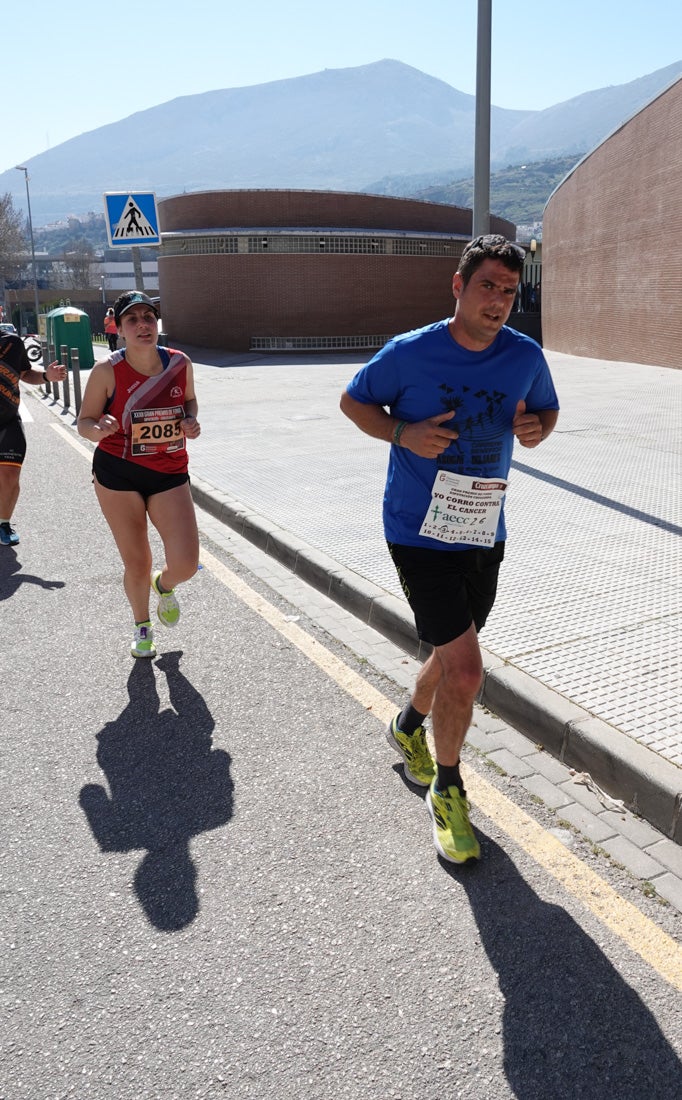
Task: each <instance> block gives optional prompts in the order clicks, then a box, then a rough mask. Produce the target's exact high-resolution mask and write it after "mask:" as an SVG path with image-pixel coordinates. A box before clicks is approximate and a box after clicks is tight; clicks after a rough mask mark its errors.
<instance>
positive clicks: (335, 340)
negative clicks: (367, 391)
mask: <svg viewBox="0 0 682 1100" xmlns="http://www.w3.org/2000/svg"><path fill="white" fill-rule="evenodd" d="M390 339H391V337H390V336H252V337H251V350H252V351H335V350H345V349H348V348H382V347H383V346H384V344H385V343H386V342H387V341H388V340H390Z"/></svg>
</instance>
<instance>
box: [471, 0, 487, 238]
mask: <svg viewBox="0 0 682 1100" xmlns="http://www.w3.org/2000/svg"><path fill="white" fill-rule="evenodd" d="M491 37H492V0H478V32H477V45H476V131H475V136H474V211H473V226H472V237H478V236H479V235H480V234H481V233H488V232H490V43H491Z"/></svg>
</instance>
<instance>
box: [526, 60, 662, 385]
mask: <svg viewBox="0 0 682 1100" xmlns="http://www.w3.org/2000/svg"><path fill="white" fill-rule="evenodd" d="M681 166H682V78H681V79H678V80H676V81H675V82H674V83H673V84H671V85H670V86H669V87H668V88H667V89H666V90H665V91H663V92H661V94H660V95H658V96H656V98H655V99H653V100H652V101H651V102H650V103H648V104H647V105H646V106H645V107H644V108H642V110H641V111H638V112H637V114H635V115H634V116H633V117H632V118H630V119H628V121H627V122H625V123H624V124H623V125H622V126H620V127H619V129H618V130H616V131H614V133H612V134H611V135H610V136H609V137H607V138H606V139H605V140H604V141H603V142H602V143H601V144H600V145H599V146H597V148H596V149H594V150H593V151H592V152H591V153H589V154H588V155H587V156H586V157H584V158H583V160H581V161H580V162H579V164H577V165H576V167H575V168H574V169H573V171H572V172H571V173H570V174H569V175H568V176H567V177H566V179H565V180H563V182H562V183H561V184H560V185H559V186H558V187H557V189H556V190H555V191H554V192H553V194H552V195H551V196H550V198H549V201H548V203H547V206H546V209H545V213H544V220H543V281H542V330H543V338H544V342H545V344H546V345H547V347H550V348H552V349H554V350H556V351H563V352H567V353H569V354H573V355H586V356H592V357H594V358H597V359H611V360H623V361H625V362H637V363H651V364H659V365H661V366H667V367H676V368H680V367H681V366H682V360H681V358H680V326H681V323H682V250H681V249H680V247H679V245H680V241H681V240H682V171H681Z"/></svg>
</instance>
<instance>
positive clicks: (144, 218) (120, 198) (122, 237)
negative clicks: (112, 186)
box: [104, 191, 161, 248]
mask: <svg viewBox="0 0 682 1100" xmlns="http://www.w3.org/2000/svg"><path fill="white" fill-rule="evenodd" d="M104 218H105V221H106V223H107V236H108V237H109V247H110V248H129V247H130V245H133V244H160V243H161V234H160V233H159V215H158V211H157V209H156V195H155V194H154V192H153V191H145V192H142V193H136V192H134V191H113V192H112V191H110V192H107V193H106V194H105V196H104Z"/></svg>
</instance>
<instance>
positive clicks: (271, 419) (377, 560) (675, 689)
mask: <svg viewBox="0 0 682 1100" xmlns="http://www.w3.org/2000/svg"><path fill="white" fill-rule="evenodd" d="M548 358H549V360H550V364H551V366H552V371H553V374H554V378H555V381H556V384H557V389H558V391H559V394H560V398H561V401H562V412H561V415H560V420H559V425H558V427H557V430H556V431H555V432H554V434H553V435H552V437H551V439H549V440H548V441H546V442H545V443H544V444H543V445H542V447H540V448H538V449H537V450H535V451H531V450H524V449H523V448H521V447H517V448H516V449H515V452H514V466H513V468H512V471H511V477H510V487H509V493H508V500H507V505H506V514H507V526H508V533H509V538H508V543H507V553H506V559H505V562H504V565H503V567H502V572H501V575H500V586H499V592H498V598H497V602H496V604H495V608H494V609H493V612H492V614H491V616H490V619H489V621H488V624H487V625H486V627H485V629H484V631H483V633H482V636H481V641H482V644H483V645H484V646H485V647H486V649H488V650H490V651H491V652H492V653H495V654H496V655H497V656H499V657H501V658H503V659H505V660H507V661H509V662H510V663H511V664H513V665H515V666H516V667H518V668H520V669H522V670H523V671H524V672H527V673H528V674H529V675H531V676H533V677H535V678H537V679H538V680H540V681H542V682H543V683H544V684H546V685H547V686H548V687H551V688H553V689H554V690H555V691H558V692H560V693H561V694H563V695H565V696H566V697H567V698H569V699H572V700H573V701H574V702H576V703H577V704H578V705H580V706H581V707H583V708H584V709H586V710H587V711H589V712H590V713H592V714H594V715H595V716H596V717H599V718H602V719H603V720H604V721H606V722H609V723H610V724H611V725H613V726H615V727H616V728H617V729H619V730H621V731H622V732H623V733H626V734H627V735H629V736H631V737H633V738H635V739H636V740H638V741H639V742H640V743H642V744H644V745H647V746H649V747H650V748H652V749H653V750H654V751H656V752H658V753H660V755H661V756H664V757H666V758H667V759H669V760H671V761H673V762H675V763H677V764H680V765H682V719H681V717H680V711H681V708H680V704H679V700H680V698H681V697H682V657H681V656H680V654H681V653H682V603H681V600H680V587H681V585H680V578H681V576H682V555H681V551H680V547H681V546H682V539H681V538H680V535H681V534H682V372H680V373H678V372H675V371H666V370H664V369H663V368H640V367H637V366H633V364H619V363H609V364H604V363H602V362H599V361H596V360H594V361H593V360H574V359H572V358H571V357H569V356H561V355H556V354H552V353H548ZM354 369H355V368H354V367H348V366H345V365H344V364H341V365H338V364H336V365H334V366H329V367H324V366H319V365H318V366H315V367H313V368H312V370H307V369H306V368H305V367H303V366H299V367H294V368H281V367H272V368H270V367H263V366H262V365H260V366H258V367H253V368H237V369H233V370H230V371H224V372H223V371H220V372H218V375H219V378H217V379H216V376H215V374H214V375H212V376H210V378H209V381H210V382H211V388H214V394H215V398H214V400H215V402H216V407H218V405H221V406H224V405H225V396H224V393H225V389H224V387H225V385H227V390H228V397H229V398H234V402H235V403H234V409H231V410H228V412H227V413H225V412H224V409H222V410H221V417H222V421H221V424H222V428H223V430H220V431H218V432H216V431H213V432H211V431H210V430H209V431H207V430H206V429H207V416H206V414H204V415H202V422H203V424H204V436H203V437H202V440H201V441H200V443H201V446H199V447H197V448H196V449H195V451H194V454H193V460H192V466H191V468H192V470H193V471H194V472H195V473H196V474H197V475H198V476H200V477H202V478H204V479H205V480H206V481H208V482H210V483H211V484H213V485H215V486H216V487H217V488H223V489H224V490H225V491H226V492H228V493H229V494H230V495H231V496H233V497H235V498H236V499H238V500H239V501H240V502H242V503H243V504H244V505H246V506H247V507H250V508H253V510H254V511H255V512H258V513H260V514H261V515H262V516H264V517H267V518H268V519H270V520H272V521H273V522H275V523H277V524H279V525H280V526H282V527H284V528H285V529H287V530H289V531H291V532H292V533H294V534H295V535H297V536H298V537H299V538H301V539H303V540H304V541H305V542H308V543H309V544H310V545H311V546H313V547H315V548H317V549H319V550H323V551H324V552H325V553H327V554H329V555H330V556H331V557H332V558H334V559H335V560H336V561H338V562H339V563H340V564H341V565H344V566H346V567H348V568H350V569H352V570H354V571H355V572H357V573H358V574H360V575H361V576H363V577H365V578H367V579H368V580H371V581H372V582H374V583H375V584H378V585H379V586H381V587H382V588H384V589H386V590H387V591H388V592H391V593H393V594H394V595H396V596H398V597H400V598H402V591H401V588H400V585H399V583H398V580H397V577H396V574H395V570H394V567H393V564H392V562H391V559H390V556H389V554H388V551H387V549H386V545H385V542H384V539H383V533H382V527H381V499H382V494H383V484H384V477H385V471H386V461H387V448H386V445H385V444H384V443H381V442H377V441H375V440H372V439H369V438H368V437H366V436H364V435H362V434H361V433H359V432H358V431H357V429H355V428H353V427H352V426H351V425H349V424H348V422H347V421H346V420H345V418H343V417H342V416H341V415H340V414H339V413H338V395H339V393H340V391H341V389H342V387H343V385H345V382H346V381H347V380H348V379H349V378H350V377H352V374H353V373H354ZM227 379H229V382H227ZM203 382H204V379H203V375H202V386H201V387H200V392H201V394H202V409H203V408H205V407H206V406H205V400H206V395H205V393H204V391H203ZM607 382H608V384H606V383H607ZM562 384H563V385H562ZM218 385H219V386H220V387H222V388H221V389H220V391H219V389H218ZM211 400H212V395H211V394H210V393H209V402H210V401H211ZM225 417H227V425H228V430H225V423H224V421H225ZM210 419H211V416H210V414H209V417H208V420H210ZM269 429H271V430H269Z"/></svg>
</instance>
